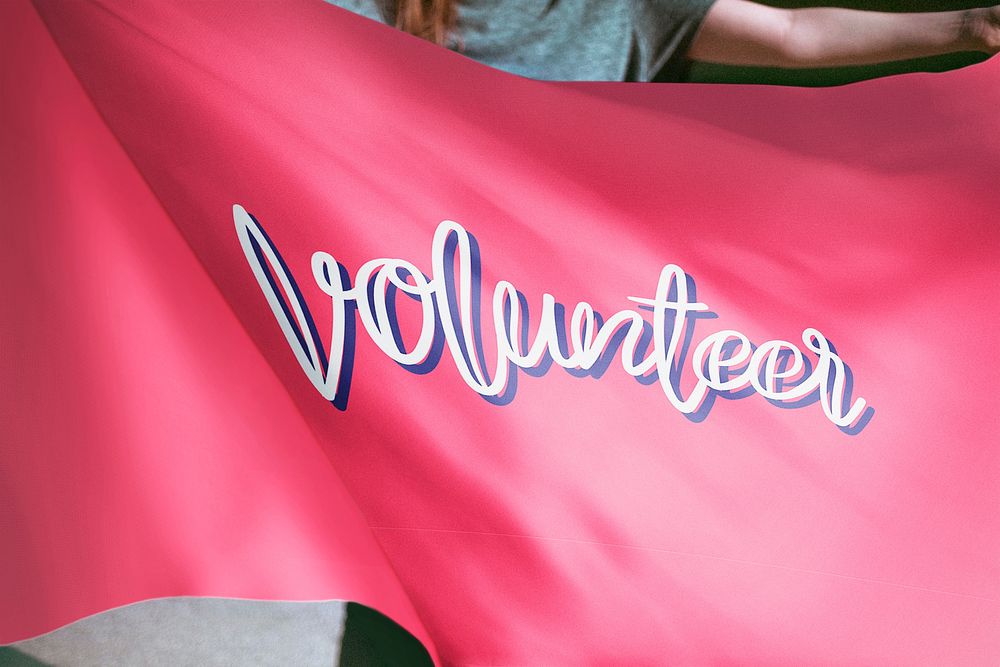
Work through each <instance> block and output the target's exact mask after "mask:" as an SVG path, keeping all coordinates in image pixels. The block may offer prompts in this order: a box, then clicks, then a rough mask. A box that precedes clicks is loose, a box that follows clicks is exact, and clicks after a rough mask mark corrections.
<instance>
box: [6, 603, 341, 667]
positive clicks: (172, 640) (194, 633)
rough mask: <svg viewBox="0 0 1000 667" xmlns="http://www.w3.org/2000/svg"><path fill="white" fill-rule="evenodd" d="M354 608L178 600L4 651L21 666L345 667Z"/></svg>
mask: <svg viewBox="0 0 1000 667" xmlns="http://www.w3.org/2000/svg"><path fill="white" fill-rule="evenodd" d="M345 606H346V603H344V602H341V601H336V600H335V601H328V602H275V601H258V600H233V599H225V598H198V597H177V598H162V599H157V600H147V601H144V602H137V603H135V604H131V605H127V606H124V607H118V608H116V609H110V610H108V611H105V612H102V613H100V614H95V615H93V616H88V617H87V618H84V619H81V620H79V621H76V622H75V623H71V624H70V625H67V626H64V627H62V628H60V629H58V630H55V631H53V632H49V633H47V634H45V635H42V636H40V637H36V638H34V639H28V640H25V641H21V642H17V643H15V644H10V645H9V647H8V648H7V649H6V650H4V649H0V664H20V665H32V664H34V665H38V664H44V665H58V666H62V665H66V666H73V667H77V666H90V665H93V666H95V667H96V666H98V665H100V666H106V665H150V666H159V665H164V666H166V665H171V666H173V665H192V666H193V665H199V666H200V665H264V666H270V665H275V666H278V665H281V666H282V667H284V666H286V665H303V666H311V665H322V666H323V667H331V666H332V665H337V664H338V663H339V660H340V646H341V640H342V637H343V633H344V623H345V618H346V613H345Z"/></svg>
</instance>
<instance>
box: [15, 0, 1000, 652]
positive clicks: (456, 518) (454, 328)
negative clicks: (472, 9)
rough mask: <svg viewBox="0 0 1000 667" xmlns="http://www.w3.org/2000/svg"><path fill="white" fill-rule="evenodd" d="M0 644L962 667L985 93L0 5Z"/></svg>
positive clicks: (295, 10) (991, 486)
mask: <svg viewBox="0 0 1000 667" xmlns="http://www.w3.org/2000/svg"><path fill="white" fill-rule="evenodd" d="M0 25H2V26H3V27H2V29H0V33H2V37H3V39H2V40H0V54H2V58H0V77H2V78H0V83H2V87H3V95H2V99H0V140H2V147H3V148H2V152H0V197H2V199H0V201H2V203H3V204H4V222H3V243H2V244H0V271H2V287H0V290H2V292H0V299H2V301H0V303H2V304H3V317H2V319H0V327H2V328H0V332H2V339H0V346H2V347H0V373H2V376H0V377H2V391H3V394H2V402H0V424H2V426H0V438H2V443H0V445H2V448H0V455H2V463H0V490H2V491H0V493H2V494H3V495H2V500H3V503H2V505H0V526H2V530H3V533H2V535H3V536H2V538H0V554H2V560H0V563H2V565H3V567H2V568H0V642H15V641H18V640H23V639H27V638H29V637H32V636H35V635H38V634H41V633H44V632H47V631H50V630H54V629H56V628H58V627H60V626H63V625H65V624H67V623H70V622H72V621H75V620H77V619H80V618H82V617H84V616H87V615H89V614H94V613H97V612H101V611H105V610H108V609H111V608H114V607H118V606H121V605H125V604H129V603H133V602H138V601H141V600H148V599H153V598H163V597H176V596H214V597H230V598H244V599H255V600H282V601H305V600H313V601H317V600H352V601H356V602H359V603H363V604H365V605H368V606H370V607H372V608H375V609H378V610H379V611H381V612H383V613H384V614H386V615H387V616H389V617H390V618H392V619H394V620H395V621H396V622H398V623H399V624H400V625H402V626H403V627H404V628H405V629H407V630H408V631H409V632H411V633H412V634H413V635H414V636H415V637H416V638H417V639H419V640H420V641H421V642H422V644H423V645H424V646H425V647H426V649H427V650H428V651H429V653H430V654H431V655H432V656H433V658H434V659H435V660H438V661H439V662H441V663H444V664H456V665H487V664H489V665H496V664H505V665H506V664H545V665H555V664H565V665H578V664H727V663H740V664H775V665H781V664H788V665H797V664H858V665H861V664H908V665H941V664H962V665H995V664H997V662H998V660H1000V632H997V628H998V627H1000V512H998V507H1000V449H998V444H1000V422H998V419H997V414H998V408H1000V405H998V398H997V394H996V390H995V387H996V386H997V385H998V384H1000V371H998V369H997V366H996V364H995V363H994V358H995V356H996V355H995V347H996V341H997V340H998V336H1000V325H998V314H1000V313H998V297H1000V290H998V287H997V286H998V279H1000V275H998V274H1000V271H998V254H1000V244H998V241H1000V226H998V224H997V211H998V210H1000V188H998V187H997V174H998V173H1000V132H998V129H1000V123H998V117H997V109H998V108H1000V86H998V85H997V83H998V80H1000V70H998V65H997V63H995V62H991V63H987V64H983V65H979V66H975V67H972V68H968V69H965V70H961V71H957V72H952V73H949V74H948V75H946V76H934V75H908V76H904V77H898V78H894V79H887V80H882V81H878V82H869V83H863V84H855V85H851V86H848V87H844V88H837V89H825V90H803V89H791V88H770V87H743V86H724V87H712V86H704V85H647V86H637V85H628V84H607V83H605V84H597V83H592V84H591V83H588V84H568V83H567V84H553V83H545V82H538V81H532V80H527V79H522V78H518V77H514V76H511V75H508V74H504V73H501V72H499V71H496V70H492V69H489V68H487V67H484V66H482V65H479V64H477V63H474V62H472V61H470V60H468V59H466V58H464V57H462V56H460V55H457V54H454V53H450V52H447V51H445V50H443V49H439V48H437V47H434V46H432V45H430V44H427V43H424V42H420V41H419V40H417V39H415V38H411V37H408V36H405V35H402V34H401V33H399V32H397V31H395V30H392V29H390V28H387V27H385V26H380V25H377V24H375V23H373V22H370V21H367V20H365V19H362V18H359V17H357V16H353V15H351V14H349V13H347V12H344V11H342V10H339V9H337V8H334V7H331V6H328V5H325V4H323V3H320V2H307V1H304V0H302V1H297V2H294V3H291V2H290V3H274V2H261V3H249V2H248V3H239V4H237V5H224V4H222V3H203V2H190V3H171V4H169V5H166V4H160V3H147V4H139V5H135V4H133V3H129V2H124V1H119V0H106V1H104V2H100V3H97V2H94V3H90V2H87V3H83V2H79V3H58V2H38V3H37V7H36V8H32V6H31V5H29V4H27V3H21V2H18V3H9V4H5V5H2V6H0Z"/></svg>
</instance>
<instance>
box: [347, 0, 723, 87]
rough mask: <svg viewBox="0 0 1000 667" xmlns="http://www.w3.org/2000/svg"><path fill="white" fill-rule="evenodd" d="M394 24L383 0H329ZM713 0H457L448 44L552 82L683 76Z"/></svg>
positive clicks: (487, 61) (678, 78)
mask: <svg viewBox="0 0 1000 667" xmlns="http://www.w3.org/2000/svg"><path fill="white" fill-rule="evenodd" d="M327 1H328V2H331V3H332V4H335V5H338V6H340V7H343V8H345V9H349V10H351V11H353V12H356V13H358V14H362V15H363V16H367V17H368V18H371V19H375V20H376V21H382V22H386V23H392V22H393V20H392V11H393V10H392V6H393V3H392V2H391V1H387V0H327ZM713 2H714V0H622V1H616V0H460V2H459V5H458V21H457V25H456V31H455V33H456V34H455V36H454V38H453V43H452V44H450V46H451V48H454V49H455V50H458V51H460V52H461V53H463V54H464V55H466V56H468V57H470V58H472V59H474V60H477V61H479V62H481V63H484V64H486V65H490V66H491V67H496V68H498V69H502V70H506V71H508V72H511V73H513V74H519V75H521V76H527V77H531V78H534V79H547V80H551V81H682V80H684V79H685V78H686V77H687V70H688V67H689V65H690V62H689V61H688V59H687V51H688V48H690V46H691V42H692V40H693V39H694V36H695V34H696V33H697V31H698V28H699V27H700V26H701V22H702V20H703V19H704V18H705V14H707V13H708V9H709V7H711V6H712V3H713Z"/></svg>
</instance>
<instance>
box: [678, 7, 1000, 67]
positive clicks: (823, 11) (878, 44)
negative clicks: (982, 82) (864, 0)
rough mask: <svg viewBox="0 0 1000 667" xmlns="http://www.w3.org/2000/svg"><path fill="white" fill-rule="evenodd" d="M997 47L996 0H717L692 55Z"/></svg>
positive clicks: (788, 63) (869, 60) (712, 58)
mask: <svg viewBox="0 0 1000 667" xmlns="http://www.w3.org/2000/svg"><path fill="white" fill-rule="evenodd" d="M998 50H1000V5H998V6H996V7H990V8H985V9H969V10H964V11H951V12H923V13H913V14H896V13H887V12H868V11H859V10H854V9H839V8H832V7H831V8H827V7H822V8H808V9H778V8H775V7H768V6H766V5H760V4H757V3H755V2H749V1H748V0H717V1H716V3H715V4H714V5H713V6H712V8H711V9H710V10H709V12H708V15H707V16H706V17H705V20H704V22H703V23H702V26H701V29H700V31H699V32H698V35H697V36H696V38H695V40H694V43H693V44H692V45H691V50H690V52H689V57H690V58H691V59H692V60H699V61H702V62H712V63H720V64H726V65H750V66H753V65H759V66H764V67H838V66H845V65H868V64H873V63H879V62H887V61H890V60H904V59H907V58H918V57H921V56H932V55H938V54H942V53H952V52H955V51H983V52H986V53H991V54H993V53H996V52H997V51H998Z"/></svg>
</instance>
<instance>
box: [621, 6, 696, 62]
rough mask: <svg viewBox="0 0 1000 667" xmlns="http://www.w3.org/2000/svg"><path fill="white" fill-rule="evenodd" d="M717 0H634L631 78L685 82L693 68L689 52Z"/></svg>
mask: <svg viewBox="0 0 1000 667" xmlns="http://www.w3.org/2000/svg"><path fill="white" fill-rule="evenodd" d="M714 2H715V0H633V2H632V22H633V29H634V39H635V44H634V45H633V56H632V67H631V70H632V71H631V73H630V74H631V78H634V79H635V80H637V81H683V80H685V79H686V78H687V74H688V70H689V69H690V67H691V60H690V59H689V58H688V56H687V54H688V50H689V49H690V48H691V43H692V42H693V41H694V38H695V35H697V34H698V30H699V29H700V28H701V24H702V21H704V20H705V15H706V14H708V10H709V9H710V8H711V6H712V4H713V3H714Z"/></svg>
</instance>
